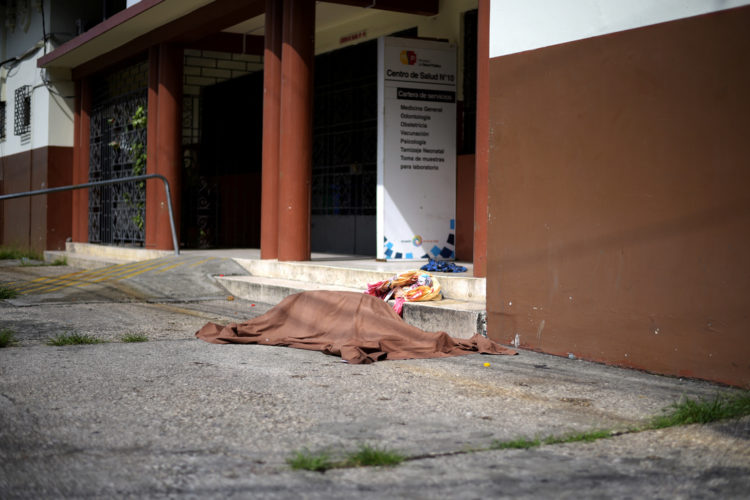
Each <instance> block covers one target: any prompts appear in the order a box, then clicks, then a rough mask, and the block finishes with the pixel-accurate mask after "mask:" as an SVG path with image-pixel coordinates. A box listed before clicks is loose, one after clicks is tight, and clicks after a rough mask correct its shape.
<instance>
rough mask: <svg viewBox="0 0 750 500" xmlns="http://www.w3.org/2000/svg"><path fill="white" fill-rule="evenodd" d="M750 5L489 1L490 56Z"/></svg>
mask: <svg viewBox="0 0 750 500" xmlns="http://www.w3.org/2000/svg"><path fill="white" fill-rule="evenodd" d="M743 5H750V0H491V2H490V57H498V56H503V55H507V54H514V53H516V52H523V51H526V50H534V49H539V48H542V47H548V46H550V45H556V44H560V43H566V42H572V41H574V40H582V39H584V38H590V37H594V36H600V35H606V34H608V33H614V32H617V31H623V30H628V29H633V28H639V27H641V26H648V25H651V24H657V23H662V22H666V21H673V20H675V19H682V18H686V17H691V16H697V15H700V14H707V13H709V12H715V11H719V10H725V9H731V8H734V7H740V6H743Z"/></svg>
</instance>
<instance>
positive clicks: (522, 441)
mask: <svg viewBox="0 0 750 500" xmlns="http://www.w3.org/2000/svg"><path fill="white" fill-rule="evenodd" d="M541 444H542V441H541V440H540V439H527V438H518V439H513V440H511V441H499V440H497V439H496V440H495V441H493V442H492V444H491V445H490V449H492V450H525V449H527V448H536V447H537V446H541Z"/></svg>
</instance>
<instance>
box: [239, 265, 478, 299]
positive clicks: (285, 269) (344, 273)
mask: <svg viewBox="0 0 750 500" xmlns="http://www.w3.org/2000/svg"><path fill="white" fill-rule="evenodd" d="M234 260H235V262H237V263H238V264H239V265H240V266H242V267H243V268H245V269H246V270H247V272H248V273H250V275H252V276H258V277H266V278H280V279H286V280H294V281H303V282H309V283H320V284H323V285H326V287H331V286H343V287H347V288H353V289H356V290H359V291H364V290H365V289H367V284H368V283H375V282H377V281H381V280H386V279H390V278H391V277H393V276H394V274H398V273H399V272H405V271H409V270H414V269H419V267H420V266H421V265H422V263H421V262H414V263H411V264H410V263H408V262H407V263H404V264H402V266H403V267H402V268H400V269H399V270H398V271H394V270H393V269H394V268H393V265H392V264H390V263H389V265H388V266H387V267H388V270H384V269H362V268H354V267H346V264H345V263H343V264H342V263H339V264H338V265H327V264H321V263H317V262H279V261H277V260H259V259H239V258H235V259H234ZM376 267H377V265H376ZM383 267H386V266H385V265H384V266H383ZM432 274H433V275H434V276H435V277H437V278H438V280H439V281H440V286H441V288H442V292H443V297H445V298H446V299H455V300H459V301H466V302H477V303H481V304H484V303H485V299H486V292H485V289H486V281H485V279H484V278H474V277H473V276H465V275H461V274H456V275H453V274H449V273H432Z"/></svg>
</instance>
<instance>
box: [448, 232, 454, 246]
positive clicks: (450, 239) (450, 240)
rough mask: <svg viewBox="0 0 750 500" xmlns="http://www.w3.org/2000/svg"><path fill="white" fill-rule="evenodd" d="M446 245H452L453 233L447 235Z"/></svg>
mask: <svg viewBox="0 0 750 500" xmlns="http://www.w3.org/2000/svg"><path fill="white" fill-rule="evenodd" d="M448 244H449V245H453V244H454V243H453V233H451V234H449V235H448Z"/></svg>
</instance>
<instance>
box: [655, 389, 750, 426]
mask: <svg viewBox="0 0 750 500" xmlns="http://www.w3.org/2000/svg"><path fill="white" fill-rule="evenodd" d="M745 415H750V393H743V394H735V395H721V394H717V395H716V396H715V397H714V399H712V400H705V399H698V400H693V399H690V398H684V399H683V400H682V401H680V402H678V403H674V404H673V405H672V406H670V407H669V408H668V409H667V410H666V412H665V414H664V415H659V416H658V417H656V418H654V419H653V420H652V422H651V426H650V428H651V429H663V428H665V427H673V426H675V425H686V424H707V423H709V422H715V421H717V420H724V419H727V418H737V417H743V416H745Z"/></svg>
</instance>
